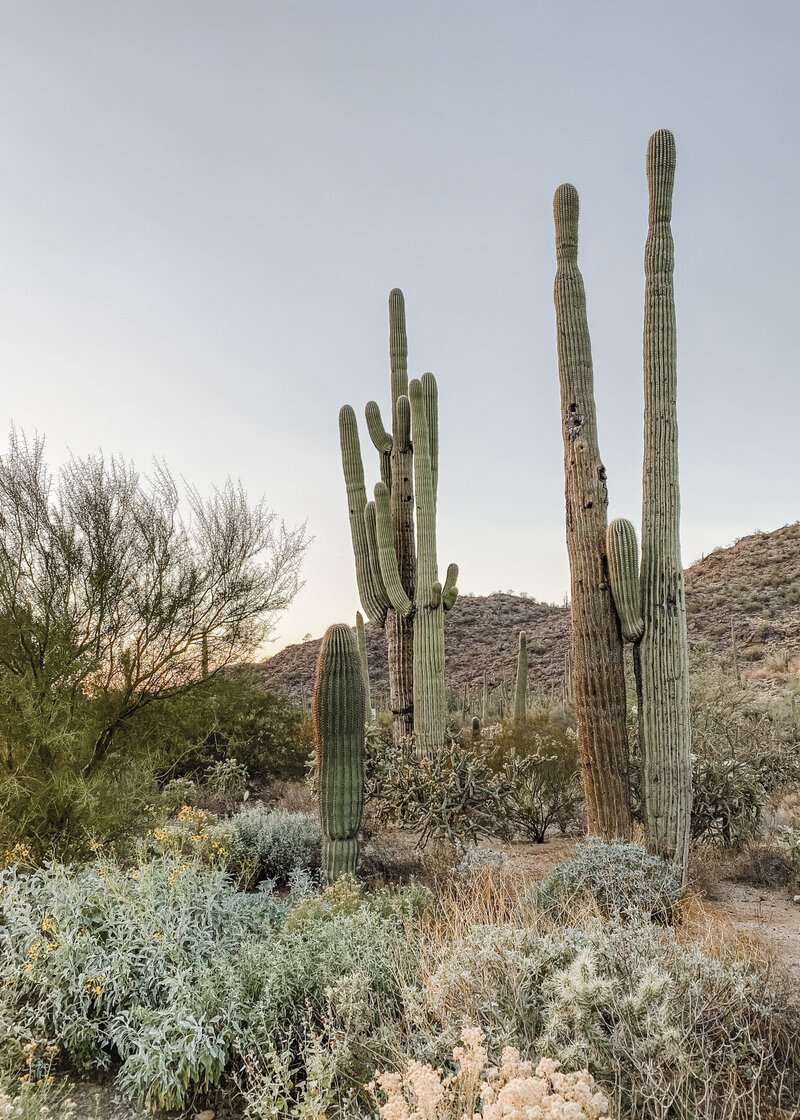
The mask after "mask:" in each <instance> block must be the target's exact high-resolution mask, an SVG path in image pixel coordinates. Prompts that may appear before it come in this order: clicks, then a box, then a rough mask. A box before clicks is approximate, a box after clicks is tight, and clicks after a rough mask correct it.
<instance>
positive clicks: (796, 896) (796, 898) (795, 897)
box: [794, 894, 800, 902]
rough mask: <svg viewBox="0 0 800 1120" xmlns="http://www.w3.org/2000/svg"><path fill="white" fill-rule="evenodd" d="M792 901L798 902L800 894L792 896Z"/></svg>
mask: <svg viewBox="0 0 800 1120" xmlns="http://www.w3.org/2000/svg"><path fill="white" fill-rule="evenodd" d="M794 900H795V902H800V894H796V895H795V896H794Z"/></svg>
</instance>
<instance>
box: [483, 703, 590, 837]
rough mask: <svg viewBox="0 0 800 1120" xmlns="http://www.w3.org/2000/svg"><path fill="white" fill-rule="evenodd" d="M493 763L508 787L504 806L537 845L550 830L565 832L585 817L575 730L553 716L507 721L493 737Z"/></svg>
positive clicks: (513, 824)
mask: <svg viewBox="0 0 800 1120" xmlns="http://www.w3.org/2000/svg"><path fill="white" fill-rule="evenodd" d="M491 763H492V766H493V768H494V769H495V772H496V773H497V774H498V776H499V777H500V778H501V779H502V780H503V783H504V786H505V788H506V791H507V792H506V795H505V799H504V810H505V814H506V818H507V820H508V821H509V824H510V826H511V828H512V830H514V831H515V832H518V833H520V834H521V835H522V836H524V837H525V838H526V839H528V840H534V841H535V842H536V843H537V844H542V843H544V840H545V835H546V832H547V829H548V828H549V827H550V826H551V825H554V824H555V825H557V826H558V827H559V828H560V829H561V831H562V833H563V832H566V831H567V829H568V828H569V827H570V826H571V825H573V824H576V823H578V822H579V821H580V820H581V819H582V815H583V791H582V788H581V776H580V770H579V763H578V743H577V735H576V734H575V731H574V730H573V728H571V727H569V726H564V725H563V724H555V723H553V722H551V720H550V719H549V717H548V715H546V714H545V715H544V716H542V717H539V718H538V719H532V720H529V721H528V722H526V723H525V724H522V725H520V724H515V723H504V724H502V725H501V727H500V728H499V729H498V730H496V731H495V734H494V736H493V739H492V754H491Z"/></svg>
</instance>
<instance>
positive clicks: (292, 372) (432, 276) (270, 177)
mask: <svg viewBox="0 0 800 1120" xmlns="http://www.w3.org/2000/svg"><path fill="white" fill-rule="evenodd" d="M799 30H800V5H798V4H797V3H796V0H785V2H777V0H758V2H737V0H692V2H686V0H672V2H671V3H669V4H665V3H663V2H662V3H659V4H654V3H650V2H647V0H629V2H614V0H602V2H598V0H561V2H560V3H558V4H544V3H538V2H536V0H526V2H516V3H512V2H493V3H488V2H487V3H474V2H465V0H458V2H452V0H441V2H437V0H427V2H424V3H423V2H419V0H404V3H402V4H397V3H392V4H390V3H388V2H385V0H359V2H356V0H335V2H334V0H329V2H321V0H318V2H315V3H312V2H308V0H283V2H282V3H273V2H269V0H214V2H211V0H94V2H90V0H68V2H65V0H49V2H44V0H16V2H11V0H0V137H2V139H1V140H0V361H1V362H2V369H3V371H4V377H3V394H2V402H3V407H2V411H3V414H4V416H5V420H4V422H3V423H4V425H5V427H6V429H7V428H8V426H9V425H10V423H11V422H12V421H13V422H14V423H16V424H17V425H18V426H20V427H22V428H23V429H25V430H26V431H28V432H33V431H34V430H38V431H39V432H41V433H43V434H45V435H46V437H47V441H48V446H49V450H50V457H51V460H52V461H53V462H55V463H57V462H59V461H61V460H62V459H63V458H64V456H65V455H66V453H67V449H68V448H69V449H71V450H73V451H74V452H77V453H81V454H82V453H86V452H89V451H93V450H96V449H97V448H98V447H102V448H103V450H104V451H105V452H108V453H111V452H120V453H122V454H123V455H125V456H126V457H129V458H132V459H133V460H134V461H135V462H136V463H137V465H138V466H139V467H140V468H142V469H144V470H146V469H147V468H148V465H149V463H150V462H151V460H152V458H153V456H164V458H165V459H166V460H167V462H168V463H169V465H170V466H171V468H172V470H173V471H174V472H175V473H176V474H182V475H185V476H186V477H187V479H189V480H191V481H193V482H194V483H196V484H197V485H198V486H199V487H200V488H201V489H202V490H207V489H209V488H210V487H211V486H212V485H213V484H214V483H215V482H217V483H219V482H222V481H224V479H225V477H226V476H227V475H231V476H233V477H236V476H239V477H241V478H242V480H243V481H244V483H245V485H246V487H247V488H248V491H249V492H250V494H251V496H252V497H254V498H255V497H257V496H259V495H260V494H262V493H264V494H266V496H267V498H268V500H269V502H270V504H271V506H272V507H273V508H274V509H276V510H277V511H278V513H279V514H280V515H281V516H282V517H284V518H285V519H286V520H287V522H289V523H297V522H299V521H302V520H304V519H306V518H307V519H308V523H309V529H310V532H311V533H313V535H314V538H315V540H314V544H313V546H312V548H311V550H310V551H309V554H308V559H307V561H306V565H305V570H304V575H305V579H306V586H305V588H304V590H303V591H302V592H301V594H300V595H299V596H298V598H297V600H296V602H295V604H294V606H293V607H292V609H291V610H290V611H289V612H288V613H287V615H286V616H285V617H284V618H283V620H282V622H281V624H280V627H279V634H278V640H277V641H276V643H275V644H274V645H273V646H271V647H270V648H269V650H268V651H267V652H274V651H275V650H276V649H277V648H279V647H280V646H281V645H282V644H285V643H286V642H291V641H297V640H299V639H300V638H301V637H302V636H303V635H304V634H305V633H306V632H307V631H308V632H311V633H312V634H314V635H315V636H316V635H318V634H320V633H321V632H322V631H323V630H324V629H325V627H326V626H328V625H329V624H330V623H331V622H336V621H352V619H353V618H354V615H355V611H356V609H357V608H358V605H359V604H358V601H357V595H356V588H355V578H354V571H353V560H352V556H351V550H350V539H349V529H348V522H347V505H346V500H345V492H344V483H343V480H342V477H341V466H340V460H339V448H338V434H337V414H338V410H339V407H340V405H341V404H343V403H345V402H348V403H350V404H352V405H353V406H354V407H355V409H356V412H357V414H358V415H359V416H363V405H364V404H365V402H366V401H367V400H369V399H370V398H375V399H377V400H378V401H379V402H380V403H381V404H382V405H383V406H384V407H385V405H386V402H387V399H388V394H389V372H388V335H387V297H388V293H389V290H390V289H391V288H392V287H394V286H398V287H401V288H403V290H404V292H405V296H406V307H407V312H408V328H409V367H410V372H411V374H412V375H414V376H419V375H420V374H421V373H423V372H424V371H425V370H427V369H430V370H433V372H434V373H435V374H436V376H437V379H438V382H439V402H440V433H441V459H440V484H439V486H440V489H439V561H440V567H441V569H442V571H443V570H444V568H445V566H446V565H447V563H448V562H449V561H451V560H455V561H457V562H458V563H459V565H460V567H461V577H460V580H459V584H460V587H461V589H462V591H465V592H466V591H472V592H475V593H477V594H480V593H485V592H489V591H492V590H497V589H503V590H506V589H514V590H517V591H520V590H524V591H527V592H529V593H530V594H532V595H534V596H536V597H537V598H539V599H546V600H556V601H561V600H562V599H563V597H564V594H565V592H566V590H567V587H568V569H567V558H566V548H565V544H564V508H563V507H564V499H563V473H562V445H561V429H560V410H559V400H558V376H557V366H556V355H555V330H554V312H553V303H552V283H553V273H554V266H555V260H554V250H553V226H552V196H553V192H554V190H555V188H556V187H557V186H558V185H559V183H561V182H564V181H570V182H572V183H574V184H575V185H576V187H577V188H578V191H579V193H580V196H581V247H580V256H579V259H580V264H581V267H582V270H583V274H584V279H585V282H586V288H587V296H588V308H589V321H590V328H591V331H592V343H593V349H594V364H595V380H596V392H597V402H598V420H599V431H600V443H601V450H602V454H603V457H604V460H605V463H606V467H607V470H608V476H609V494H610V499H611V510H610V513H611V515H612V516H621V515H625V516H629V517H631V518H632V519H633V520H634V521H635V522H637V523H638V520H639V511H640V505H641V477H640V476H641V430H642V415H641V414H642V387H641V329H642V297H643V286H644V281H643V273H642V255H643V249H644V238H645V232H646V214H647V191H646V182H645V175H644V156H645V148H646V144H647V138H648V136H649V134H650V133H651V132H652V131H653V130H654V129H656V128H661V127H667V128H671V129H672V130H673V132H674V133H675V136H676V141H677V148H678V167H677V177H676V192H675V207H674V217H673V232H674V236H675V243H676V293H677V314H678V376H679V413H680V424H681V448H680V451H681V484H682V500H683V549H684V561H685V562H686V563H687V564H688V563H691V562H692V561H693V560H695V559H697V558H698V557H699V556H700V555H701V554H702V553H704V552H708V551H710V550H711V549H712V548H714V547H715V546H717V545H727V544H730V543H731V542H732V540H733V539H734V538H736V537H738V536H742V535H744V534H746V533H749V532H752V531H753V530H754V529H756V528H760V529H764V530H768V529H773V528H775V527H777V526H778V525H782V524H784V523H785V522H787V521H795V520H797V519H798V518H800V450H799V448H800V443H798V435H797V416H798V414H800V377H798V369H797V364H798V359H797V348H796V345H795V331H796V329H797V328H796V320H797V306H798V302H800V279H798V277H799V276H800V273H799V272H798V269H797V258H798V249H800V244H799V242H800V221H798V213H797V209H798V202H797V193H798V192H797V184H798V177H799V176H798V172H799V171H800V167H798V154H797V150H798V145H797V134H798V104H799V103H800V102H799V100H798V92H799V90H798V85H799V84H800V83H798V77H797V74H798V65H797V59H798V48H799V47H800V43H799V42H798V31H799ZM362 444H366V447H365V458H366V465H367V478H368V483H372V482H374V481H375V480H376V479H377V477H378V469H377V457H376V456H375V454H374V452H373V450H372V448H371V445H369V441H368V439H367V437H366V433H365V429H364V426H363V423H362Z"/></svg>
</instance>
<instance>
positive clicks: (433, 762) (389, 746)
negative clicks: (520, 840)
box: [365, 735, 507, 848]
mask: <svg viewBox="0 0 800 1120" xmlns="http://www.w3.org/2000/svg"><path fill="white" fill-rule="evenodd" d="M366 754H367V761H366V779H367V780H366V787H365V792H366V797H367V799H368V801H369V803H370V805H371V808H372V811H373V812H374V813H375V814H376V816H377V818H378V819H379V820H380V821H381V822H383V823H391V824H394V825H396V826H398V827H399V828H405V829H409V830H411V831H412V832H415V833H416V834H417V843H418V846H419V847H423V848H424V847H426V846H427V845H428V844H431V843H437V844H444V845H448V846H451V847H457V846H458V845H460V844H463V843H469V842H474V843H476V842H477V841H478V840H480V839H481V838H482V837H486V836H492V835H496V834H497V833H498V832H501V831H502V830H503V829H504V827H505V824H504V822H505V797H506V793H507V787H506V784H505V782H504V780H503V779H502V777H499V776H498V775H496V774H495V773H494V771H493V770H492V767H491V765H490V760H489V754H490V748H489V747H487V746H486V745H485V744H481V743H471V742H470V743H466V744H462V743H461V742H459V741H458V740H454V739H449V740H448V741H447V742H446V743H445V744H444V746H443V747H442V750H441V751H439V752H438V753H437V754H436V756H435V757H434V758H432V759H419V758H417V755H416V751H415V747H414V741H413V739H409V740H408V741H406V742H405V743H403V744H401V745H399V746H395V745H394V744H393V743H392V742H391V740H389V739H388V738H386V737H384V736H382V735H380V736H378V735H371V736H369V737H368V740H367V752H366Z"/></svg>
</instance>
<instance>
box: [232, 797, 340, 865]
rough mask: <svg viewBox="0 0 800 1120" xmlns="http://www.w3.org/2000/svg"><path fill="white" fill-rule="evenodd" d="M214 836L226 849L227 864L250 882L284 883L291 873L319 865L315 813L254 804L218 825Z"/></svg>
mask: <svg viewBox="0 0 800 1120" xmlns="http://www.w3.org/2000/svg"><path fill="white" fill-rule="evenodd" d="M214 835H215V837H216V838H217V839H218V840H219V841H220V843H221V844H222V845H223V846H224V848H225V850H226V852H227V856H226V860H227V862H228V866H229V867H231V868H233V869H234V870H237V871H243V872H244V873H245V874H246V875H247V876H249V877H250V879H251V881H256V882H257V881H260V880H262V879H272V880H273V881H275V882H279V883H286V882H288V880H289V876H290V875H291V874H292V873H293V872H295V871H315V870H316V869H317V868H318V867H319V865H320V851H321V843H322V837H321V832H320V825H319V818H318V817H317V815H316V814H315V813H290V812H288V811H287V810H285V809H268V808H266V807H264V806H262V805H253V806H251V807H249V808H245V809H241V810H240V811H239V812H238V813H236V814H235V815H234V816H232V817H230V818H229V819H228V820H226V821H223V822H221V823H220V824H219V825H217V827H216V829H215V830H214Z"/></svg>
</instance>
